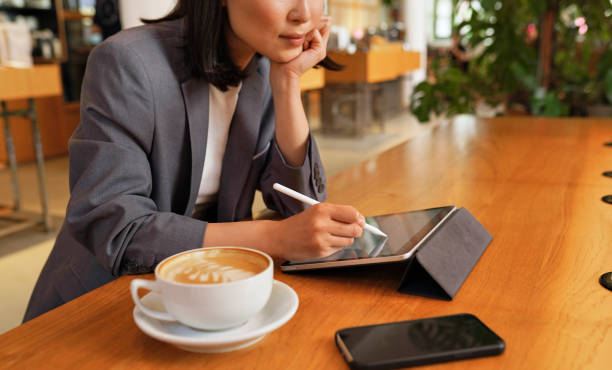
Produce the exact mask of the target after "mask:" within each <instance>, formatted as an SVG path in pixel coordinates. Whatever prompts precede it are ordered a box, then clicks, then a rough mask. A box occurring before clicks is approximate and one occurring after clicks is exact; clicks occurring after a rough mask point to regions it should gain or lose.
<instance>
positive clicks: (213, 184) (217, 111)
mask: <svg viewBox="0 0 612 370" xmlns="http://www.w3.org/2000/svg"><path fill="white" fill-rule="evenodd" d="M241 87H242V83H240V85H238V86H236V87H233V86H228V90H227V91H226V92H223V91H221V90H219V89H217V88H216V87H215V86H214V85H212V84H209V89H208V91H209V93H208V138H207V139H206V154H205V155H204V170H203V171H202V179H201V180H200V190H199V191H198V198H197V200H196V204H201V203H208V202H212V201H216V200H217V193H218V192H219V182H220V180H221V165H222V164H223V155H224V154H225V146H226V145H227V137H228V134H229V129H230V124H231V123H232V117H233V116H234V111H235V110H236V103H237V102H238V93H239V92H240V88H241Z"/></svg>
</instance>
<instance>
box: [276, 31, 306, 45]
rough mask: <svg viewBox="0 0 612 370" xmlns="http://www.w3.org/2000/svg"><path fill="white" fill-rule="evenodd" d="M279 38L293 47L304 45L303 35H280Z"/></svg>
mask: <svg viewBox="0 0 612 370" xmlns="http://www.w3.org/2000/svg"><path fill="white" fill-rule="evenodd" d="M280 38H281V39H283V40H285V41H287V42H288V43H290V44H291V45H293V46H300V45H304V40H305V39H306V36H305V35H297V34H295V35H280Z"/></svg>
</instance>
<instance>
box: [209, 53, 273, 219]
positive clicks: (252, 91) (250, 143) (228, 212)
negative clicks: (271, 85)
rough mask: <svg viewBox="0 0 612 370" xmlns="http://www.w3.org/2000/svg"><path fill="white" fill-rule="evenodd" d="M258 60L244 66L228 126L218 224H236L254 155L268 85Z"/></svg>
mask: <svg viewBox="0 0 612 370" xmlns="http://www.w3.org/2000/svg"><path fill="white" fill-rule="evenodd" d="M260 60H261V58H260V57H259V56H258V55H256V56H255V57H254V58H253V60H252V61H251V64H250V65H249V66H248V67H247V71H249V70H250V72H249V74H248V77H247V78H246V79H245V80H244V81H243V82H242V88H241V89H240V93H239V95H238V103H237V104H236V111H235V113H234V117H233V119H232V123H231V125H230V131H229V136H228V139H227V147H226V148H225V155H224V157H223V167H222V169H221V182H220V184H219V198H218V207H217V218H218V220H219V221H220V222H227V221H235V220H234V216H235V213H236V206H237V205H238V202H239V200H240V197H241V196H242V193H243V187H244V183H245V182H246V179H247V175H248V172H249V169H250V168H251V162H252V157H253V155H254V154H255V146H256V145H257V138H258V136H259V128H260V127H259V126H260V119H261V114H262V111H263V109H264V102H265V97H266V91H265V89H266V86H267V84H266V82H267V79H266V77H265V73H264V71H263V67H262V66H261V65H260V63H259V61H260ZM261 64H263V63H261ZM255 69H256V70H255Z"/></svg>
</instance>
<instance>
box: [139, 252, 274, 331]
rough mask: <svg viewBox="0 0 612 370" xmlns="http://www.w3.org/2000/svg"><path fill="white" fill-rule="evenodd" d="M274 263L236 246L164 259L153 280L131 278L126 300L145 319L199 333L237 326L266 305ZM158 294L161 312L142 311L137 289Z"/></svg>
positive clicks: (152, 310) (143, 309) (142, 307)
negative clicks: (149, 318) (195, 330)
mask: <svg viewBox="0 0 612 370" xmlns="http://www.w3.org/2000/svg"><path fill="white" fill-rule="evenodd" d="M273 272H274V263H273V262H272V259H271V258H270V256H268V255H267V254H265V253H263V252H260V251H257V250H254V249H249V248H242V247H210V248H200V249H194V250H189V251H186V252H182V253H178V254H175V255H173V256H170V257H168V258H166V259H164V260H163V261H161V262H160V263H159V264H158V265H157V267H156V268H155V280H145V279H134V280H132V282H131V284H130V291H131V294H132V299H133V300H134V303H135V304H136V306H137V307H138V308H139V309H140V310H141V311H142V312H143V313H144V314H145V315H147V316H149V317H151V318H154V319H157V320H162V321H179V322H180V323H182V324H184V325H187V326H190V327H192V328H196V329H202V330H223V329H229V328H233V327H237V326H240V325H242V324H244V323H245V322H247V321H248V320H249V319H250V318H251V317H253V316H255V314H257V313H258V312H259V311H261V309H262V308H263V307H264V306H265V305H266V303H267V302H268V299H269V298H270V294H271V292H272V284H273ZM141 288H142V289H146V290H150V291H153V292H156V293H158V294H159V295H160V296H161V299H162V302H163V303H164V306H165V308H166V311H167V312H163V311H158V310H155V309H153V308H150V307H146V306H145V305H144V304H143V303H142V301H141V298H140V297H139V296H138V290H139V289H141Z"/></svg>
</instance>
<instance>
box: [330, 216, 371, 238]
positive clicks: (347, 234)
mask: <svg viewBox="0 0 612 370" xmlns="http://www.w3.org/2000/svg"><path fill="white" fill-rule="evenodd" d="M327 231H328V232H329V233H330V234H331V235H334V236H340V237H343V238H360V237H361V235H362V234H363V229H362V228H361V227H360V226H358V225H357V224H354V223H353V224H347V223H344V222H337V221H333V220H332V221H331V222H330V223H329V226H328V227H327Z"/></svg>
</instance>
